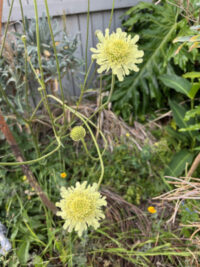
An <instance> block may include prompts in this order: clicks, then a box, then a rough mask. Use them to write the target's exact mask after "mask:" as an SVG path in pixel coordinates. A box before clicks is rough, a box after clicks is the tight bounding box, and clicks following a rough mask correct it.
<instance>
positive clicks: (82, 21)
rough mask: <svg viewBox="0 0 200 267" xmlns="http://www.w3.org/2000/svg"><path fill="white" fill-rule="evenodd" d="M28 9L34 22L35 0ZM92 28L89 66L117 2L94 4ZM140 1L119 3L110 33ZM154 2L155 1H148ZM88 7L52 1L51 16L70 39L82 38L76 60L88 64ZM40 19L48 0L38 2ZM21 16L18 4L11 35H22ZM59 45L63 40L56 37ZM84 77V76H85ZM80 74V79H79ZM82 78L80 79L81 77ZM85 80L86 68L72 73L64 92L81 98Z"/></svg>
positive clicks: (83, 2)
mask: <svg viewBox="0 0 200 267" xmlns="http://www.w3.org/2000/svg"><path fill="white" fill-rule="evenodd" d="M0 1H1V0H0ZM22 2H23V7H24V14H25V15H26V16H27V17H28V18H34V17H35V14H34V5H33V0H22ZM90 2H91V4H90V25H89V40H88V55H87V60H88V66H89V64H90V62H91V52H90V48H91V47H96V44H97V42H98V39H97V37H96V36H95V31H96V30H101V31H103V32H104V31H105V29H106V28H108V25H109V20H110V13H111V8H112V3H113V0H101V1H97V0H90ZM138 2H139V0H115V9H114V15H113V20H112V24H111V28H110V32H112V31H114V30H115V29H116V28H117V27H121V19H120V16H121V15H122V14H124V12H125V11H126V10H127V9H128V8H129V7H131V6H133V5H135V4H136V3H138ZM146 2H151V0H146ZM87 3H88V0H48V5H49V10H50V15H51V16H52V17H53V21H56V22H57V23H58V25H59V27H60V29H62V28H63V23H64V25H65V26H66V32H67V34H68V35H69V38H73V37H74V36H75V35H78V48H77V50H76V52H75V56H76V57H77V58H78V59H80V60H82V61H84V58H85V48H86V34H87ZM37 4H38V11H39V15H40V16H41V15H42V14H43V13H44V12H45V5H44V0H37ZM9 6H10V2H9V1H8V0H4V7H3V20H2V21H3V22H4V24H3V30H4V29H5V22H6V21H7V18H8V12H9ZM63 14H65V18H66V20H65V21H64V22H63V19H62V16H63ZM20 20H21V12H20V7H19V1H18V0H15V2H14V7H13V12H12V16H11V21H14V22H15V26H14V23H12V22H11V24H10V27H9V31H17V32H20V33H22V25H21V21H20ZM56 38H57V39H56V40H57V41H59V38H61V36H58V37H56ZM95 67H96V64H94V66H93V68H92V70H94V69H95ZM81 73H82V74H81ZM77 74H78V75H77ZM77 76H78V77H77ZM83 78H84V67H82V68H80V69H79V70H78V72H77V73H73V72H72V71H71V70H69V71H68V73H67V75H66V76H65V77H64V78H63V80H62V82H63V88H64V91H65V93H66V95H68V94H72V95H76V96H78V95H79V94H80V84H81V83H82V82H83Z"/></svg>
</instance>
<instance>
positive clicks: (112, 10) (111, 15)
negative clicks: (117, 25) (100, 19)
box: [108, 0, 115, 29]
mask: <svg viewBox="0 0 200 267" xmlns="http://www.w3.org/2000/svg"><path fill="white" fill-rule="evenodd" d="M114 7H115V0H113V3H112V9H111V14H110V20H109V24H108V28H109V29H110V27H111V23H112V18H113V13H114Z"/></svg>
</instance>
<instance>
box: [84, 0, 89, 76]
mask: <svg viewBox="0 0 200 267" xmlns="http://www.w3.org/2000/svg"><path fill="white" fill-rule="evenodd" d="M89 23H90V0H88V9H87V34H86V45H85V73H87V64H88V62H87V53H88V39H89Z"/></svg>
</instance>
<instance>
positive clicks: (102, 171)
mask: <svg viewBox="0 0 200 267" xmlns="http://www.w3.org/2000/svg"><path fill="white" fill-rule="evenodd" d="M48 97H50V98H52V99H54V100H55V101H57V102H58V103H60V104H61V105H62V101H61V100H60V99H58V98H57V97H55V96H53V95H48ZM65 108H66V109H68V110H69V111H70V112H72V113H73V114H74V115H75V116H76V117H78V118H79V119H80V120H81V121H82V122H83V123H84V124H85V126H86V127H87V129H88V131H89V133H90V135H91V137H92V140H93V142H94V145H95V147H96V150H97V154H98V156H99V161H100V166H101V174H100V177H99V181H98V188H99V187H100V185H101V182H102V180H103V176H104V164H103V159H102V155H101V152H100V149H99V145H98V144H97V141H96V138H95V136H94V134H93V132H92V130H91V128H90V126H89V125H88V122H87V121H86V120H85V119H84V117H83V115H82V114H81V113H79V112H78V111H77V110H74V109H73V108H71V107H69V106H67V105H66V104H65Z"/></svg>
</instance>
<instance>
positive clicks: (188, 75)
mask: <svg viewBox="0 0 200 267" xmlns="http://www.w3.org/2000/svg"><path fill="white" fill-rule="evenodd" d="M183 78H190V79H195V78H200V72H198V71H191V72H187V73H185V74H183Z"/></svg>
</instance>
